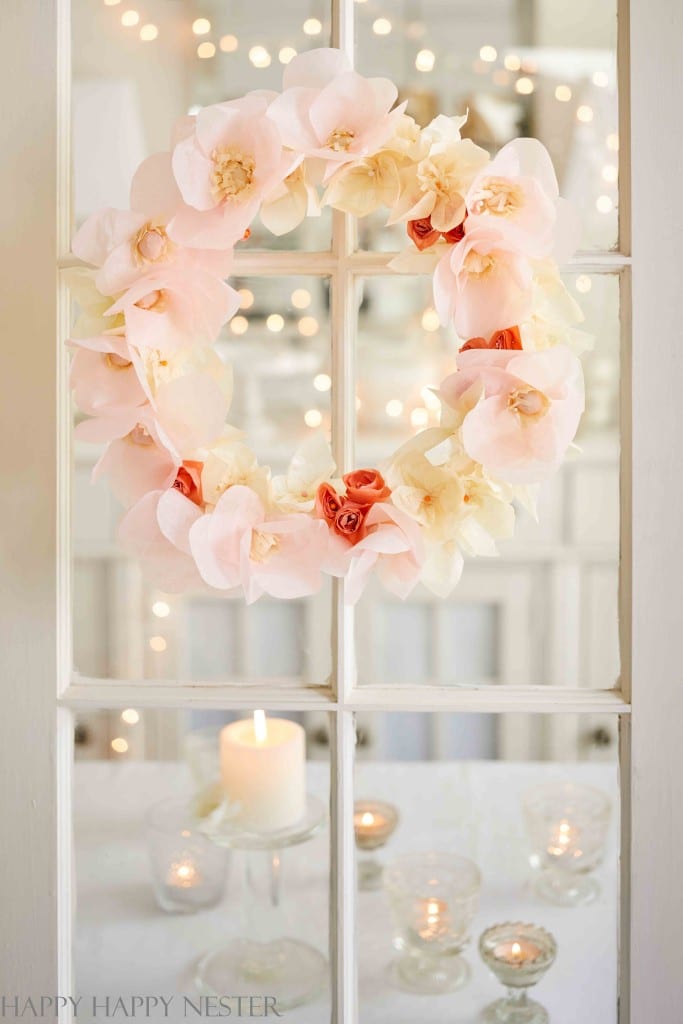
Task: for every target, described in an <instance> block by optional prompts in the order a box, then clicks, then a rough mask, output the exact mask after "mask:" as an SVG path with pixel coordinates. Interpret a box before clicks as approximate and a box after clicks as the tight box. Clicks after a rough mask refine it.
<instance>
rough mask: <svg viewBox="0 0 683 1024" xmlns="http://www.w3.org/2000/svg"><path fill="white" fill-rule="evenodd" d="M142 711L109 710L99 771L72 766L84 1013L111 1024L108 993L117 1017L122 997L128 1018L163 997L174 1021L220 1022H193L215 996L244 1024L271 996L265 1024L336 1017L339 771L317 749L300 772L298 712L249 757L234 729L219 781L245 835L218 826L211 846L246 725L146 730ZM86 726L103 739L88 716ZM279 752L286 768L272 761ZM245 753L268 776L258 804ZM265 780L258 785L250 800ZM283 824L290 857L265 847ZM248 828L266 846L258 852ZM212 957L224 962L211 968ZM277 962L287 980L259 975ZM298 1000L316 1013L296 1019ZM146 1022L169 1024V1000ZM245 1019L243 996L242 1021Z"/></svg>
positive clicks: (179, 718) (150, 1010) (201, 716)
mask: <svg viewBox="0 0 683 1024" xmlns="http://www.w3.org/2000/svg"><path fill="white" fill-rule="evenodd" d="M135 714H136V713H135V712H134V709H126V711H124V712H123V715H122V714H121V713H120V712H113V711H112V712H106V711H103V712H100V713H99V718H100V719H102V718H107V719H108V720H109V728H108V735H109V736H111V740H110V742H109V743H108V744H102V743H100V746H99V750H97V754H99V758H100V759H97V760H89V761H84V762H83V763H78V764H77V765H76V766H75V777H74V833H75V848H76V890H77V891H76V901H75V906H76V928H75V938H74V960H75V979H76V991H78V993H79V994H81V996H82V999H83V1002H82V1004H81V1009H84V1008H86V1007H87V1010H88V1011H89V1012H87V1014H86V1016H87V1018H88V1019H95V1013H93V1012H90V1011H92V1006H93V999H94V998H96V999H97V1001H98V1004H99V1009H98V1011H97V1016H98V1017H102V1018H103V1017H105V1006H106V1002H105V1001H106V999H107V997H109V998H110V1010H109V1014H108V1015H107V1019H112V1009H111V1007H113V1005H114V1003H115V1002H116V999H117V998H118V997H121V998H122V999H124V1000H125V1001H126V1005H127V1007H128V1008H130V1005H131V1004H130V999H131V997H132V996H135V995H139V994H140V993H154V994H155V995H156V996H163V997H164V998H165V999H166V1000H170V1001H171V1002H170V1003H169V1006H170V1007H171V1009H170V1010H169V1012H168V1014H167V1015H166V1019H170V1020H184V1019H192V1018H193V1017H196V1018H197V1019H204V1018H206V1017H207V1016H212V1015H214V1016H215V1015H217V1014H216V1013H214V1014H212V1013H210V1012H209V1009H210V1007H211V1005H213V1008H214V1010H215V1008H216V1003H215V1001H214V1003H213V1004H210V1003H207V1002H204V1004H203V1012H202V1013H201V1014H197V1012H196V1007H197V1006H198V1005H200V998H201V997H202V996H204V997H207V996H215V995H220V996H227V997H229V998H230V999H231V1000H234V1001H233V1002H230V1003H228V1004H226V1005H228V1006H230V1008H231V1010H232V1016H233V1017H235V1018H237V1017H238V1012H237V1006H238V1004H237V1002H236V997H237V996H239V995H241V996H243V997H249V996H253V997H254V1003H253V1004H252V1006H251V1016H260V1017H265V1016H266V1015H265V1013H264V1012H263V1011H264V1002H263V998H264V996H266V995H268V996H272V997H274V998H276V999H277V1003H271V1004H270V1006H271V1009H270V1013H269V1014H268V1018H269V1019H279V1018H277V1017H275V1013H274V1007H276V1008H277V1009H278V1011H279V1012H280V1013H281V1014H282V1015H283V1016H282V1019H283V1020H285V1021H289V1022H291V1024H319V1022H320V1021H322V1020H326V1019H328V1018H329V1012H330V1009H329V1003H330V1000H329V967H328V891H329V827H328V820H327V818H328V811H327V809H328V804H329V778H330V771H329V764H328V761H327V759H325V760H316V761H315V762H313V761H311V760H310V757H311V754H312V753H314V750H315V744H314V743H312V741H309V743H308V745H309V754H308V756H309V760H308V761H304V760H302V758H303V751H304V742H305V737H304V733H303V730H302V729H301V723H302V719H301V716H297V715H295V714H291V713H287V714H283V715H279V716H278V718H286V719H288V720H289V721H288V722H286V723H282V722H279V721H278V722H276V721H275V716H271V714H270V713H269V715H268V719H267V721H266V740H265V741H264V743H263V745H262V746H261V747H259V748H257V749H255V748H254V747H253V746H251V747H250V746H249V744H248V742H247V745H246V746H245V747H244V749H242V746H241V744H242V745H243V744H244V743H245V742H246V741H248V738H249V737H248V736H247V737H246V740H245V738H244V737H243V736H242V734H241V732H239V730H240V729H241V727H233V733H232V736H231V737H230V741H229V749H228V750H227V751H226V750H224V754H223V762H224V775H225V780H226V787H227V792H229V793H230V798H231V800H232V804H231V807H232V808H233V809H236V806H237V804H238V803H239V804H240V810H239V818H238V819H234V820H235V822H237V820H239V822H241V824H237V823H235V824H233V825H232V826H229V825H225V827H224V828H219V827H218V826H214V831H213V832H212V833H211V835H212V836H213V838H207V835H206V830H207V829H208V830H209V832H211V826H210V825H209V818H208V815H209V814H210V813H211V811H212V809H213V808H215V806H216V805H217V803H218V801H219V800H220V796H221V793H222V790H221V786H220V783H219V776H220V755H219V735H218V731H219V729H220V728H221V727H222V726H224V725H225V724H226V723H229V722H230V721H231V720H234V719H235V718H237V716H236V715H228V714H225V713H222V712H211V713H207V712H203V713H202V712H200V713H193V712H181V711H169V710H166V711H164V710H161V711H155V712H140V714H139V718H138V720H136V721H135ZM251 715H252V713H251V711H249V712H247V713H246V715H245V716H244V720H245V721H246V725H245V727H246V729H247V731H249V730H251V731H253V724H252V721H251ZM124 717H125V718H127V719H128V722H127V721H122V718H124ZM297 719H299V724H295V723H296V720H297ZM130 723H132V724H130ZM88 725H89V728H90V730H91V732H90V735H91V737H94V736H95V730H94V729H93V726H92V716H91V721H90V722H89V723H88ZM303 725H307V723H306V722H305V721H303ZM83 727H84V725H83V723H81V726H80V727H79V728H80V733H81V735H82V734H83ZM235 728H237V730H238V732H237V733H235ZM281 731H282V734H281ZM77 740H78V733H77ZM123 744H128V750H123V746H122V745H123ZM94 745H95V746H97V744H96V743H95V744H94ZM113 745H115V746H116V750H120V751H122V752H120V753H117V752H116V750H112V746H113ZM311 748H313V749H311ZM76 749H77V752H78V751H79V750H80V749H82V747H80V746H77V748H76ZM276 754H279V755H281V759H280V760H279V762H277V763H276V762H275V760H273V758H272V757H271V756H270V755H276ZM249 755H256V757H257V760H258V761H259V763H260V765H262V766H263V769H262V771H261V769H260V767H259V765H257V764H252V766H251V769H250V772H249V773H248V775H249V780H248V781H250V782H251V784H252V789H251V791H250V792H249V793H247V792H246V791H243V790H242V789H241V786H242V785H243V783H244V782H245V775H244V773H243V772H242V770H241V766H242V764H243V761H242V759H243V758H244V757H249ZM234 756H236V757H237V760H234V759H233V758H234ZM107 757H109V758H110V760H109V761H107V760H105V759H106V758H107ZM159 758H162V759H163V763H161V762H160V761H159ZM259 771H261V786H260V788H258V786H257V788H253V787H254V784H255V783H256V784H258V776H259ZM274 814H277V815H278V816H279V824H278V828H279V830H280V831H279V832H276V833H275V835H276V836H278V840H279V842H280V843H281V846H280V848H279V849H278V848H277V845H276V841H275V840H273V839H271V840H268V841H266V840H264V838H263V832H264V830H265V828H266V827H270V825H272V823H273V821H274V818H273V815H274ZM302 815H303V817H302ZM214 819H215V814H214ZM214 819H212V820H214ZM246 831H251V834H252V840H251V845H252V847H257V848H252V849H251V850H249V851H248V852H247V850H245V849H244V848H243V847H244V846H245V844H246V840H244V833H245V832H246ZM238 833H241V834H242V841H240V839H239V838H238V837H237V834H238ZM254 835H257V836H258V837H260V838H257V839H256V840H254ZM297 838H298V840H299V842H298V844H295V839H297ZM224 844H228V847H227V848H226V846H225V845H224ZM264 847H267V849H266V848H264ZM283 940H288V941H286V942H283ZM216 951H218V952H219V954H220V955H219V956H217V957H216V958H215V959H213V960H210V961H209V960H207V953H211V952H216ZM267 957H271V958H272V959H273V960H277V958H278V957H283V958H284V964H285V967H287V966H288V965H289V966H288V969H285V968H284V967H279V966H278V967H276V968H274V967H273V966H272V964H271V965H270V967H269V968H268V969H265V967H264V976H263V977H260V978H259V977H257V976H256V967H257V966H258V964H265V963H266V958H267ZM250 958H251V959H250ZM294 958H298V959H297V960H296V962H294ZM247 963H251V968H252V972H251V973H249V972H248V971H247V969H246V967H245V964H247ZM245 972H246V973H245ZM297 993H298V995H299V996H302V995H303V996H304V997H305V998H306V1005H305V1006H302V1007H299V1008H297V1009H290V1008H289V1006H288V1005H287V1004H288V997H289V1001H290V1002H291V1001H292V999H293V998H294V996H295V995H296V994H297ZM257 997H258V998H260V999H261V1002H260V1003H257V1002H256V999H257ZM186 1000H189V1001H191V1003H190V1002H186ZM193 1007H194V1008H193ZM118 1013H122V1010H121V1009H119V1011H118ZM138 1016H144V1019H153V1020H157V1019H164V1012H163V1004H162V1003H161V1002H158V1003H156V1004H151V1005H149V1006H148V1007H146V1008H144V1007H143V1008H142V1009H140V1004H138ZM249 1016H250V1012H249V1004H248V998H247V1001H246V1002H245V1003H243V1004H242V1016H241V1018H240V1019H247V1018H249Z"/></svg>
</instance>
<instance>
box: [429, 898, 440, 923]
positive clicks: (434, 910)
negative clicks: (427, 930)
mask: <svg viewBox="0 0 683 1024" xmlns="http://www.w3.org/2000/svg"><path fill="white" fill-rule="evenodd" d="M427 920H428V922H429V924H435V923H436V922H437V921H438V920H439V904H438V903H437V901H436V900H428V902H427Z"/></svg>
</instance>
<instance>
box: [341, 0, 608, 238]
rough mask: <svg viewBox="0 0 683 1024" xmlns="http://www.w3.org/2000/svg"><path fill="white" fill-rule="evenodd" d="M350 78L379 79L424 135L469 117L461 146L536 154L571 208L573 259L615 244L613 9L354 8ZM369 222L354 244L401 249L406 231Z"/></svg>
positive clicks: (538, 0) (506, 1) (498, 3)
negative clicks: (526, 141)
mask: <svg viewBox="0 0 683 1024" xmlns="http://www.w3.org/2000/svg"><path fill="white" fill-rule="evenodd" d="M355 11H356V19H357V28H356V42H357V51H358V52H357V61H356V63H357V67H358V69H359V70H360V71H361V72H362V73H363V74H366V75H370V74H372V75H386V76H387V77H389V78H391V79H392V80H393V81H394V82H396V84H397V85H398V86H399V90H400V96H401V98H402V99H407V100H408V108H407V109H408V113H409V114H411V115H412V116H413V117H415V119H416V120H417V121H418V122H419V123H420V124H423V125H424V124H427V123H428V122H429V121H430V120H431V119H432V118H433V117H435V116H436V115H437V114H439V113H443V114H456V113H458V114H459V113H464V112H465V111H466V110H469V119H468V123H467V125H466V126H465V128H464V129H463V134H466V135H467V136H468V137H470V138H472V139H473V140H474V141H475V142H477V143H478V144H479V145H481V146H484V147H485V148H486V149H488V150H489V151H490V152H492V153H493V152H495V151H496V150H498V149H500V147H501V146H503V145H504V144H505V143H506V142H508V141H509V140H510V139H512V138H515V137H516V136H532V137H534V138H537V139H540V140H541V142H543V143H544V144H545V145H546V146H547V148H548V150H549V152H550V155H551V157H552V160H553V164H554V166H555V168H556V170H557V174H558V179H559V185H560V190H561V192H562V194H563V195H565V196H566V197H567V198H568V199H571V200H572V202H573V203H574V204H575V205H576V207H577V209H578V212H579V213H580V215H581V220H582V224H583V237H582V242H581V245H582V248H587V249H594V248H598V249H601V248H611V247H612V246H614V245H615V244H616V240H617V204H618V188H617V180H618V150H619V138H618V133H617V84H616V29H617V20H616V4H615V2H614V0H611V2H610V0H607V2H605V3H597V4H596V3H590V2H589V0H579V2H578V3H563V2H558V0H530V2H528V3H518V2H517V0H494V2H493V3H492V4H489V5H487V6H486V9H485V10H484V9H483V8H482V7H481V6H480V5H476V4H475V5H473V4H471V3H469V2H465V0H452V2H451V3H449V4H448V5H446V6H444V5H443V3H440V2H438V0H420V2H417V3H414V4H412V5H405V6H403V7H401V8H396V5H392V4H389V3H386V2H382V0H379V2H377V0H374V2H370V3H358V4H357V5H356V7H355ZM384 220H386V217H384V218H382V217H376V218H373V220H372V223H371V224H370V225H366V226H365V227H364V228H363V229H362V230H363V232H364V233H363V235H362V244H363V245H364V246H367V247H368V248H373V249H377V248H379V249H390V250H391V249H400V248H402V247H403V246H404V244H405V229H403V230H401V229H399V228H393V229H389V228H384V227H383V226H382V225H383V222H384Z"/></svg>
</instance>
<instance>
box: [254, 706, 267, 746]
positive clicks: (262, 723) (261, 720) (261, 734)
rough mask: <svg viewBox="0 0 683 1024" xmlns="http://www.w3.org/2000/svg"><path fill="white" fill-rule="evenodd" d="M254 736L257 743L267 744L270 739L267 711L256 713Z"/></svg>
mask: <svg viewBox="0 0 683 1024" xmlns="http://www.w3.org/2000/svg"><path fill="white" fill-rule="evenodd" d="M254 735H255V736H256V742H257V743H265V741H266V739H267V737H268V726H267V725H266V713H265V711H255V712H254Z"/></svg>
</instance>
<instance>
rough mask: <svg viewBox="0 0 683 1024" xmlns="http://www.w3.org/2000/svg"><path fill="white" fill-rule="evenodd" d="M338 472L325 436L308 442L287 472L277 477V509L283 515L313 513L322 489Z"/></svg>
mask: <svg viewBox="0 0 683 1024" xmlns="http://www.w3.org/2000/svg"><path fill="white" fill-rule="evenodd" d="M335 469H336V466H335V462H334V459H333V458H332V452H331V451H330V446H329V444H328V443H327V441H326V439H325V437H324V435H323V434H314V435H313V436H312V437H309V438H307V439H306V440H305V441H304V442H303V443H302V444H301V445H299V447H298V448H297V450H296V452H295V453H294V457H293V458H292V461H291V462H290V464H289V468H288V470H287V472H286V473H285V474H283V475H281V476H275V477H273V485H272V498H273V503H274V505H275V507H276V508H278V509H280V510H281V511H282V512H312V511H313V509H314V508H315V496H316V493H317V490H318V487H319V486H320V484H322V483H325V482H326V481H328V480H330V479H331V477H332V474H333V473H334V471H335ZM334 483H335V484H336V483H338V482H337V481H335V482H334Z"/></svg>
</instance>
